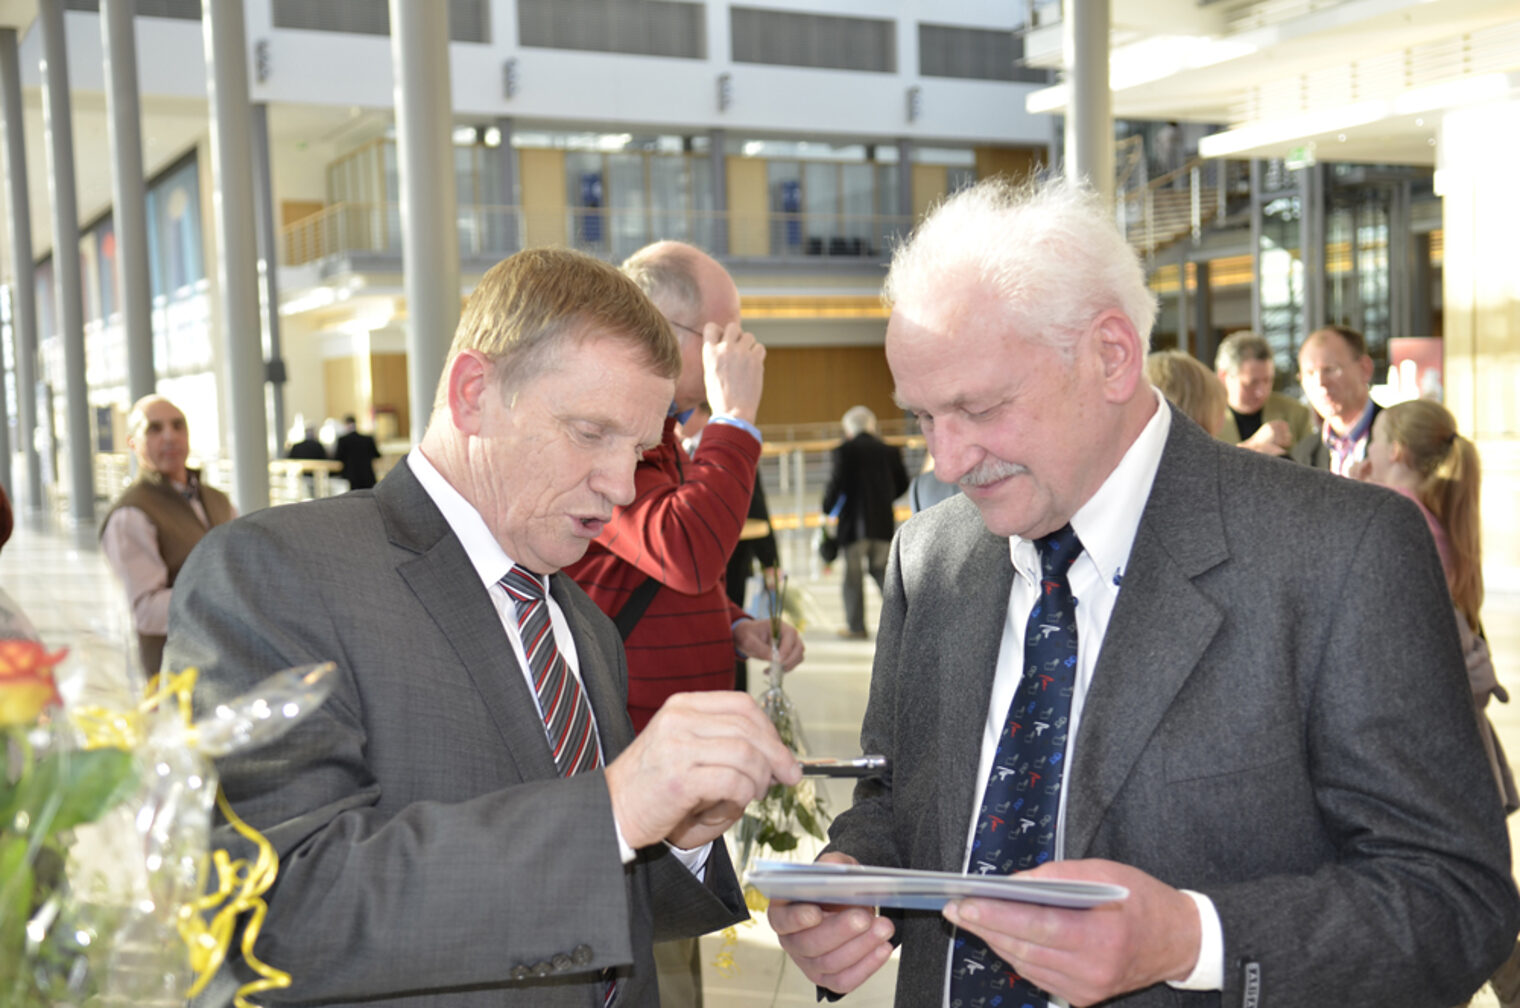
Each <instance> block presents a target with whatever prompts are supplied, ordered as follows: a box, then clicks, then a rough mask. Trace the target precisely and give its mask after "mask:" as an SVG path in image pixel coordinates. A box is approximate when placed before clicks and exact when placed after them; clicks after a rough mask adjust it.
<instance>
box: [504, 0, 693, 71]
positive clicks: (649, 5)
mask: <svg viewBox="0 0 1520 1008" xmlns="http://www.w3.org/2000/svg"><path fill="white" fill-rule="evenodd" d="M517 36H518V42H519V43H520V44H521V45H524V46H538V47H542V48H545V49H578V50H585V51H591V52H616V53H633V54H635V55H639V56H674V57H677V58H681V59H706V58H707V15H706V9H705V8H704V7H703V5H702V4H699V3H682V2H677V0H616V2H614V3H609V2H607V0H518V4H517Z"/></svg>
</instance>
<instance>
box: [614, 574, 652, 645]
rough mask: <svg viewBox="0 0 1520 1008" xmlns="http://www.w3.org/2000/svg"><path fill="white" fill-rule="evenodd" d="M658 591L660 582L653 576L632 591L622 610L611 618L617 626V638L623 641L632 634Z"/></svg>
mask: <svg viewBox="0 0 1520 1008" xmlns="http://www.w3.org/2000/svg"><path fill="white" fill-rule="evenodd" d="M659 590H660V582H659V581H657V580H656V579H655V577H654V576H653V575H650V576H649V577H647V578H645V579H644V583H643V584H641V585H639V586H638V587H637V588H635V589H634V590H633V594H632V595H629V596H628V601H627V602H624V603H623V608H621V609H619V610H618V611H617V615H616V616H614V617H612V622H613V623H615V624H616V625H617V629H618V636H619V637H621V638H622V639H623V640H627V639H628V635H629V634H631V633H633V628H634V627H636V626H638V625H639V620H641V619H643V618H644V611H645V610H646V609H648V608H649V603H651V602H653V601H654V596H655V593H656V592H658V591H659Z"/></svg>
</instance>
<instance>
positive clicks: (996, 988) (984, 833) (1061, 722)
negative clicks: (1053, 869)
mask: <svg viewBox="0 0 1520 1008" xmlns="http://www.w3.org/2000/svg"><path fill="white" fill-rule="evenodd" d="M1035 548H1036V549H1037V550H1038V551H1039V554H1040V594H1039V598H1038V599H1037V600H1036V601H1035V604H1034V608H1033V609H1031V610H1030V612H1029V623H1028V624H1027V626H1026V627H1025V629H1024V674H1023V677H1022V678H1021V679H1020V680H1019V686H1018V689H1017V691H1015V693H1014V696H1013V703H1011V704H1010V705H1009V707H1008V717H1007V719H1006V720H1005V721H1004V722H1003V732H1002V734H1001V735H1000V736H999V737H998V744H997V752H996V754H995V755H994V757H993V760H992V772H991V773H990V774H988V777H987V789H986V791H985V792H984V793H983V795H982V808H981V812H980V813H979V814H978V815H977V821H976V834H975V836H974V837H973V838H972V841H971V862H970V872H971V873H972V874H973V875H1009V874H1012V873H1014V872H1020V871H1025V870H1027V869H1029V868H1033V867H1035V866H1036V865H1041V864H1044V863H1045V862H1046V861H1049V860H1050V859H1051V858H1052V857H1054V856H1055V852H1056V851H1055V846H1056V815H1057V813H1058V811H1059V810H1060V807H1061V771H1062V770H1063V769H1064V760H1065V756H1066V729H1067V726H1068V724H1069V723H1070V720H1071V695H1072V691H1073V689H1074V688H1075V686H1076V675H1077V600H1076V599H1075V598H1074V597H1073V596H1072V594H1071V581H1070V580H1069V578H1068V576H1067V574H1068V572H1069V571H1070V570H1071V565H1072V563H1074V562H1075V561H1076V559H1077V556H1078V555H1079V554H1081V552H1082V543H1081V542H1080V541H1079V540H1078V539H1077V534H1076V533H1075V532H1073V531H1072V528H1071V526H1070V525H1066V526H1064V527H1062V528H1060V529H1058V530H1056V531H1055V532H1052V533H1051V534H1050V535H1048V536H1045V537H1044V538H1041V539H1037V540H1035ZM1048 1000H1049V995H1048V994H1046V993H1045V992H1044V991H1042V990H1040V989H1039V988H1038V987H1036V986H1035V985H1034V984H1032V983H1030V982H1029V981H1027V980H1025V979H1023V978H1021V977H1019V976H1018V974H1017V973H1015V971H1014V970H1013V968H1012V967H1010V966H1009V965H1008V964H1007V963H1005V962H1003V960H1002V959H1000V958H998V956H997V954H996V953H995V952H993V951H992V950H991V949H990V948H988V947H987V943H986V942H984V941H982V940H981V939H980V938H978V937H977V936H976V935H973V934H971V933H970V932H966V931H958V932H956V934H955V939H954V948H953V949H952V951H951V962H950V1008H994V1006H996V1008H1026V1006H1030V1008H1044V1006H1045V1004H1046V1002H1047V1001H1048Z"/></svg>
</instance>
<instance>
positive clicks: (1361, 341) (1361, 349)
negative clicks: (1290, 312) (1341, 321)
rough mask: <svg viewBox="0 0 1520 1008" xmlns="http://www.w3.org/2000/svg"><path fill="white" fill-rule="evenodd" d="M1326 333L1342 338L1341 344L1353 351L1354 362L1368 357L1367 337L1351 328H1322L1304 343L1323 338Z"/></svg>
mask: <svg viewBox="0 0 1520 1008" xmlns="http://www.w3.org/2000/svg"><path fill="white" fill-rule="evenodd" d="M1325 333H1334V334H1335V335H1337V336H1339V337H1340V338H1341V342H1343V343H1345V344H1346V346H1347V347H1348V348H1349V349H1350V350H1351V359H1352V360H1361V359H1362V358H1363V357H1365V356H1367V337H1365V336H1363V335H1362V334H1361V332H1360V331H1358V330H1356V329H1353V328H1351V327H1350V326H1343V325H1327V326H1320V327H1319V328H1318V329H1316V330H1314V331H1313V332H1312V333H1310V334H1309V339H1306V340H1304V342H1305V343H1308V342H1309V340H1312V339H1315V338H1316V337H1319V336H1323V335H1324V334H1325Z"/></svg>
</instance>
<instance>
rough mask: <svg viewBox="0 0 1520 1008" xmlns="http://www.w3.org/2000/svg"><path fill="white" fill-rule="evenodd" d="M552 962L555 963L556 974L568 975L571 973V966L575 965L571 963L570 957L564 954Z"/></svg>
mask: <svg viewBox="0 0 1520 1008" xmlns="http://www.w3.org/2000/svg"><path fill="white" fill-rule="evenodd" d="M550 961H551V962H553V963H554V972H556V973H568V972H569V971H570V967H571V965H573V964H572V963H571V962H570V957H569V956H567V955H565V953H563V952H561V953H559V954H558V955H556V956H555V957H554V958H553V959H552V960H550Z"/></svg>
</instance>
